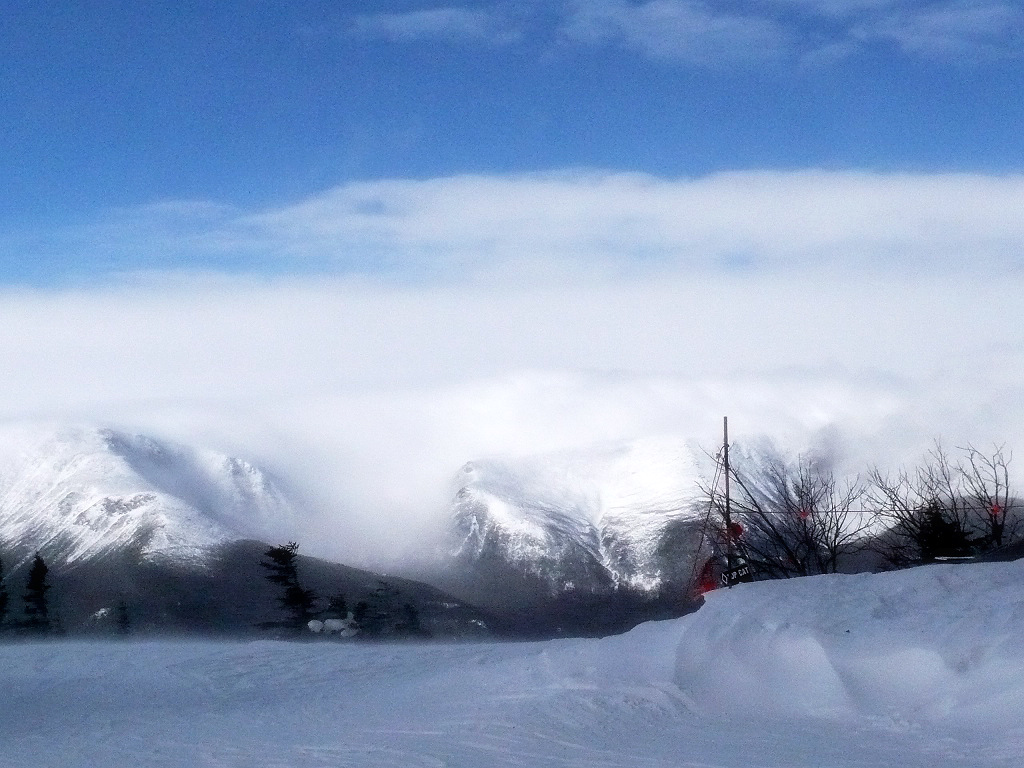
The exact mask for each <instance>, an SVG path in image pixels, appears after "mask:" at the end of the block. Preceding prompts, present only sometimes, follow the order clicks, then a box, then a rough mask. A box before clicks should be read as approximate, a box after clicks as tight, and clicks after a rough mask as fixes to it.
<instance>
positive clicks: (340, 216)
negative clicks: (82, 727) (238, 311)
mask: <svg viewBox="0 0 1024 768" xmlns="http://www.w3.org/2000/svg"><path fill="white" fill-rule="evenodd" d="M1022 205H1024V177H1022V176H1013V175H1010V176H995V175H982V174H899V173H893V174H886V173H869V172H852V171H850V172H828V171H793V172H783V171H773V172H768V171H764V172H754V171H752V172H735V173H720V174H713V175H710V176H705V177H700V178H694V179H686V178H684V179H666V178H660V177H655V176H649V175H643V174H627V173H610V172H609V173H600V172H563V173H550V174H527V175H513V176H503V175H491V176H455V177H446V178H437V179H428V180H422V181H413V180H391V181H387V180H385V181H370V182H353V183H349V184H344V185H341V186H339V187H336V188H333V189H330V190H328V191H326V192H323V193H321V194H318V195H315V196H313V197H310V198H308V199H306V200H302V201H299V202H297V203H294V204H290V205H284V206H280V207H276V208H268V209H262V210H244V209H238V208H231V207H224V206H215V205H205V204H199V203H191V204H190V203H180V204H174V205H170V204H164V205H159V206H145V207H141V208H137V209H129V210H121V211H118V212H116V213H115V214H112V215H111V216H109V217H107V218H105V219H103V220H101V221H97V222H94V223H92V224H89V225H87V226H79V227H68V228H65V229H62V230H59V231H56V232H49V233H47V232H41V233H35V234H34V235H33V236H32V237H24V236H23V237H21V238H20V239H18V240H17V241H12V240H11V239H10V238H8V240H7V242H6V243H0V246H2V247H4V248H6V249H9V250H11V252H12V253H14V252H15V251H20V254H22V255H25V254H31V255H35V254H44V255H46V256H47V257H48V258H51V259H54V260H57V259H60V260H62V261H64V262H66V263H68V264H78V265H79V266H80V270H81V269H85V270H87V271H89V272H93V273H95V272H100V273H106V274H109V273H111V272H117V271H142V270H147V269H150V270H152V269H165V270H166V269H181V268H193V269H200V270H204V269H205V270H213V271H227V272H250V273H253V274H257V275H259V274H282V273H293V274H301V273H309V272H319V273H334V274H351V275H367V276H376V277H379V276H386V277H388V278H390V279H394V280H398V281H409V280H412V281H427V282H438V281H440V282H445V283H448V282H451V281H459V282H467V281H469V282H472V281H473V280H491V281H494V280H497V281H505V282H508V281H512V282H514V281H516V280H519V281H530V280H534V279H539V278H540V277H542V276H544V275H548V276H550V275H552V274H556V273H561V274H563V275H566V276H569V275H571V276H573V279H576V280H579V279H585V277H586V276H588V275H589V276H597V277H600V276H602V275H608V274H661V273H673V272H679V271H690V272H693V271H697V272H705V273H716V272H725V273H729V272H753V273H756V274H762V275H769V274H777V273H783V274H794V273H799V272H805V271H812V272H819V273H820V272H831V273H854V274H855V273H861V274H863V273H886V274H892V273H899V272H904V273H906V272H912V273H919V274H935V275H944V274H959V273H964V272H971V273H1005V272H1012V273H1019V272H1020V271H1021V270H1022V268H1024V257H1022V254H1024V220H1022V219H1021V217H1020V210H1021V206H1022Z"/></svg>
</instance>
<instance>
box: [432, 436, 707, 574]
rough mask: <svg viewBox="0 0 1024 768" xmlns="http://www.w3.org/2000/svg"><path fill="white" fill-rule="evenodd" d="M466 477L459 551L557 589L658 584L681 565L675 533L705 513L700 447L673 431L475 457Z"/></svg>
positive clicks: (460, 492) (460, 491)
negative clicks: (587, 446) (665, 435)
mask: <svg viewBox="0 0 1024 768" xmlns="http://www.w3.org/2000/svg"><path fill="white" fill-rule="evenodd" d="M456 480H457V484H458V485H457V489H456V491H455V494H454V501H453V512H452V520H453V528H454V531H455V535H456V537H457V548H456V557H457V558H460V559H462V560H468V561H471V562H474V563H483V562H485V561H490V562H493V561H496V560H497V561H500V562H502V563H503V564H504V565H506V566H508V567H512V568H516V569H519V570H522V571H524V572H526V573H529V574H531V575H533V576H536V577H539V578H541V579H543V580H546V581H547V582H548V583H549V586H550V588H551V589H552V590H553V591H555V592H557V591H561V590H573V589H608V588H614V587H620V586H624V587H627V588H630V589H634V590H638V591H647V592H650V591H654V590H657V589H658V588H660V587H661V586H662V585H663V584H664V583H665V582H666V581H667V580H670V579H671V578H672V574H673V573H674V572H675V571H676V570H678V568H679V565H680V563H679V562H673V560H678V556H679V553H678V552H677V551H676V547H675V546H674V545H673V542H672V539H673V535H674V532H678V531H679V530H680V526H685V525H686V524H687V523H690V522H692V521H693V520H694V519H695V517H694V511H693V498H694V495H695V493H696V490H697V461H696V456H695V451H694V449H693V447H692V446H690V445H688V444H686V443H684V442H681V441H678V440H673V439H648V440H642V441H635V442H630V443H621V444H614V445H607V446H603V447H600V448H596V449H592V450H588V451H574V452H563V453H558V454H549V455H544V456H535V457H528V458H517V459H511V458H491V459H486V460H480V461H474V462H471V463H469V464H466V465H465V466H464V467H463V468H462V470H461V472H459V474H458V477H457V479H456ZM689 565H690V563H689V562H687V563H686V567H687V568H688V567H689Z"/></svg>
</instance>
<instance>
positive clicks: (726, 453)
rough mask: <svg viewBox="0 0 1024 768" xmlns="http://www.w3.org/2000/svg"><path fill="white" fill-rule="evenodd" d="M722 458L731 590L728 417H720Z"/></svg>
mask: <svg viewBox="0 0 1024 768" xmlns="http://www.w3.org/2000/svg"><path fill="white" fill-rule="evenodd" d="M722 456H723V462H724V465H725V585H726V586H727V587H729V588H730V589H731V588H732V580H731V577H732V567H733V555H732V510H731V509H730V500H729V417H728V416H723V417H722Z"/></svg>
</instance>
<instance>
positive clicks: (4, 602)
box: [0, 560, 10, 629]
mask: <svg viewBox="0 0 1024 768" xmlns="http://www.w3.org/2000/svg"><path fill="white" fill-rule="evenodd" d="M9 603H10V595H8V594H7V584H6V582H5V581H4V564H3V561H2V560H0V629H2V628H3V624H4V620H5V619H6V618H7V609H8V605H9Z"/></svg>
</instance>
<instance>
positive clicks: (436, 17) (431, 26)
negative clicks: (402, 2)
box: [352, 6, 519, 44]
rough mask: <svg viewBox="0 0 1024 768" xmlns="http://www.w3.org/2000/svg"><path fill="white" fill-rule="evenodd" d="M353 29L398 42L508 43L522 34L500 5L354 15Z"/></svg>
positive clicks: (358, 32)
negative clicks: (459, 41)
mask: <svg viewBox="0 0 1024 768" xmlns="http://www.w3.org/2000/svg"><path fill="white" fill-rule="evenodd" d="M352 31H353V32H354V33H355V34H358V35H368V36H373V37H383V38H385V39H388V40H392V41H397V42H408V41H413V40H437V39H447V40H477V41H486V42H490V43H496V44H506V43H510V42H513V41H514V40H515V39H516V38H517V37H518V35H519V33H518V31H517V30H516V28H515V26H514V24H513V23H512V20H511V19H510V18H509V17H508V16H507V15H506V14H505V13H503V12H502V11H501V10H499V9H495V8H478V9H469V8H461V7H454V6H448V7H441V8H431V9H428V10H421V11H408V12H404V13H373V14H363V15H359V16H355V17H353V18H352Z"/></svg>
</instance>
